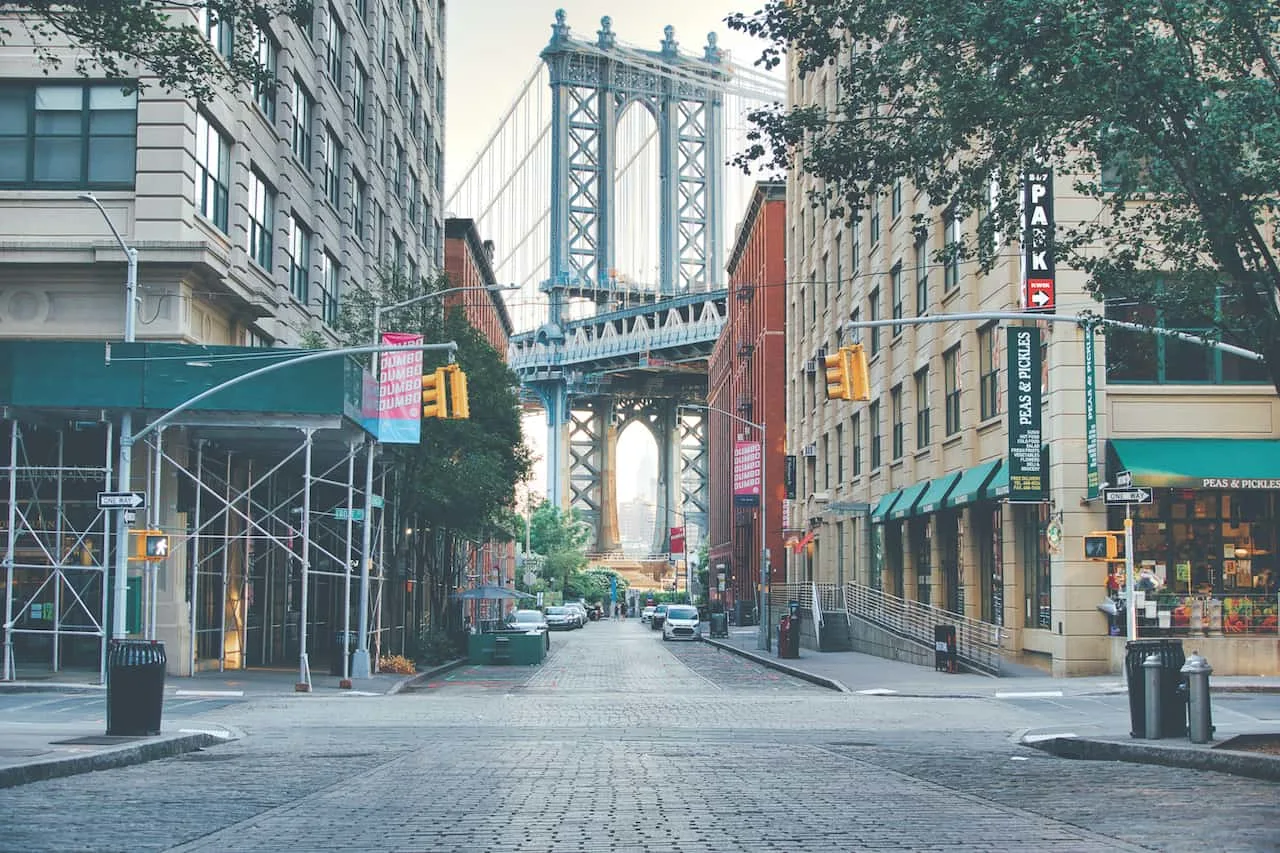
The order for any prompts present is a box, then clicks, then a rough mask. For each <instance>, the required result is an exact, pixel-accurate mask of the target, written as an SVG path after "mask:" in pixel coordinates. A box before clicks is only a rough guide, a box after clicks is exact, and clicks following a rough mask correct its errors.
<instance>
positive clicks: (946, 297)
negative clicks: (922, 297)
mask: <svg viewBox="0 0 1280 853" xmlns="http://www.w3.org/2000/svg"><path fill="white" fill-rule="evenodd" d="M959 295H960V285H958V284H957V285H956V286H955V287H953V288H951V289H950V290H949V291H947V292H946V293H944V294H942V304H943V305H944V306H945V305H946V304H947V303H949V302H951V301H952V300H953V299H955V298H956V297H957V296H959Z"/></svg>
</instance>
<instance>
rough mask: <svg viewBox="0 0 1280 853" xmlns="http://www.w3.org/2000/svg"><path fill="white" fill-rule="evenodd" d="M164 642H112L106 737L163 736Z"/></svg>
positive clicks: (108, 658)
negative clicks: (161, 734)
mask: <svg viewBox="0 0 1280 853" xmlns="http://www.w3.org/2000/svg"><path fill="white" fill-rule="evenodd" d="M167 661H168V658H167V657H166V656H165V653H164V643H160V642H156V641H154V640H112V641H111V648H110V649H109V650H108V651H107V734H108V735H119V736H133V737H143V736H146V735H158V734H160V716H161V711H162V710H163V707H164V670H165V664H166V663H167Z"/></svg>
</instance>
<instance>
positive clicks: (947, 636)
mask: <svg viewBox="0 0 1280 853" xmlns="http://www.w3.org/2000/svg"><path fill="white" fill-rule="evenodd" d="M956 651H957V646H956V626H955V625H934V626H933V668H934V670H935V671H937V672H955V671H956V668H957V667H956Z"/></svg>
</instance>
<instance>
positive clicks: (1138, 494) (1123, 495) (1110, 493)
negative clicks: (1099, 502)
mask: <svg viewBox="0 0 1280 853" xmlns="http://www.w3.org/2000/svg"><path fill="white" fill-rule="evenodd" d="M1102 499H1103V500H1104V501H1106V502H1107V503H1109V504H1149V503H1151V490H1150V489H1148V488H1145V487H1143V486H1133V487H1131V488H1128V489H1103V490H1102Z"/></svg>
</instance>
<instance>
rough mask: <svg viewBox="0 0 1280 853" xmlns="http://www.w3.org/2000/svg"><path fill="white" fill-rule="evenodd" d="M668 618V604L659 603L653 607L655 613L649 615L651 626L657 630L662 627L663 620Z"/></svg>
mask: <svg viewBox="0 0 1280 853" xmlns="http://www.w3.org/2000/svg"><path fill="white" fill-rule="evenodd" d="M666 618H667V605H665V604H659V605H658V606H657V607H655V608H654V609H653V615H652V616H650V617H649V627H650V628H651V629H653V630H654V631H657V630H658V629H660V628H661V627H662V623H663V621H664V620H665V619H666Z"/></svg>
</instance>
